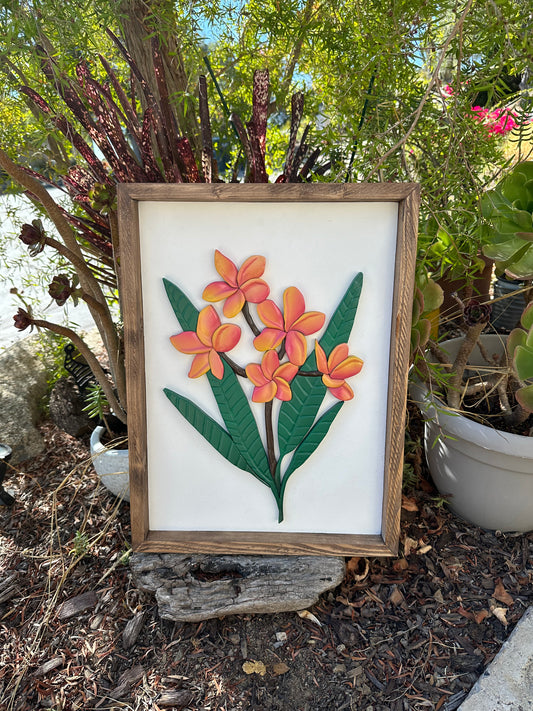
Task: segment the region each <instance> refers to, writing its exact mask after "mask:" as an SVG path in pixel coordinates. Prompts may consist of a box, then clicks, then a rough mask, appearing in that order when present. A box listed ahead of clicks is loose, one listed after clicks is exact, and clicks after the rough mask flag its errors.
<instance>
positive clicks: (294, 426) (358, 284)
mask: <svg viewBox="0 0 533 711" xmlns="http://www.w3.org/2000/svg"><path fill="white" fill-rule="evenodd" d="M362 286H363V275H362V273H359V274H357V275H356V276H355V277H354V279H353V280H352V282H351V284H350V286H349V287H348V289H347V290H346V293H345V294H344V296H343V298H342V300H341V302H340V304H339V305H338V306H337V308H336V310H335V312H334V313H333V316H332V317H331V320H330V322H329V324H328V326H327V328H326V330H325V332H324V335H323V336H322V338H321V339H320V345H321V346H322V348H323V349H324V351H325V352H326V354H328V355H329V354H330V353H331V351H332V350H333V348H334V347H335V346H337V345H338V344H339V343H346V342H347V341H348V339H349V338H350V333H351V332H352V327H353V323H354V320H355V315H356V313H357V307H358V306H359V298H360V296H361V289H362ZM315 369H316V359H315V353H314V350H313V351H311V353H310V354H309V356H308V358H307V360H306V361H305V363H304V365H303V366H302V370H307V371H310V370H315ZM291 391H292V398H291V399H290V400H287V401H285V402H283V403H282V405H281V408H280V412H279V418H278V441H279V448H280V455H281V457H283V456H285V454H288V453H289V452H292V451H293V449H295V448H296V447H297V446H298V445H299V444H300V442H301V441H302V440H303V438H304V437H305V436H306V434H307V433H308V432H309V429H310V428H311V427H312V426H313V422H314V421H315V418H316V416H317V413H318V410H319V408H320V405H321V404H322V400H323V399H324V395H325V394H326V387H325V385H323V383H322V379H321V378H319V377H316V378H311V377H302V376H297V377H296V378H295V379H294V380H293V381H292V383H291Z"/></svg>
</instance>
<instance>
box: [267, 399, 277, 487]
mask: <svg viewBox="0 0 533 711" xmlns="http://www.w3.org/2000/svg"><path fill="white" fill-rule="evenodd" d="M265 428H266V438H267V457H268V465H269V467H270V474H271V476H272V479H274V481H275V479H276V449H275V447H274V428H273V426H272V400H271V401H270V402H265Z"/></svg>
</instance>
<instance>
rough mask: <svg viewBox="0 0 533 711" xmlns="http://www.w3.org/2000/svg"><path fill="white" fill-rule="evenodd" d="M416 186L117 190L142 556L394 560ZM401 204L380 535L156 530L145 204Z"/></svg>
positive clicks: (134, 505)
mask: <svg viewBox="0 0 533 711" xmlns="http://www.w3.org/2000/svg"><path fill="white" fill-rule="evenodd" d="M419 193H420V191H419V186H418V185H416V184H413V183H396V184H395V183H388V184H383V183H379V184H370V183H369V184H359V185H356V184H332V183H328V184H285V185H270V184H245V185H240V184H237V185H235V184H216V185H206V184H202V185H200V184H180V185H168V184H157V185H155V184H144V183H141V184H129V185H119V187H118V214H119V231H120V263H121V265H122V270H123V274H122V307H123V311H124V314H123V316H124V333H125V349H126V372H127V392H128V429H129V462H130V465H129V468H130V492H131V493H130V497H131V526H132V544H133V547H134V549H135V550H137V551H151V552H158V553H168V552H189V553H192V552H195V553H212V554H232V553H233V554H234V553H246V554H266V553H268V554H279V555H340V556H353V555H365V556H386V555H396V553H397V550H398V539H399V530H400V503H401V485H402V473H403V445H404V421H405V403H406V390H407V371H408V360H409V342H410V328H411V309H412V294H413V280H414V272H415V262H416V238H417V230H418V206H419ZM141 201H160V202H161V201H172V202H192V201H198V202H199V203H201V202H212V201H214V202H216V201H225V202H228V201H229V202H234V203H239V202H262V201H264V202H304V203H305V202H330V203H338V202H343V201H344V202H396V203H398V208H399V209H398V230H397V245H396V261H395V268H394V279H395V289H394V298H393V306H392V316H393V317H392V329H391V335H390V346H391V348H390V359H389V387H388V402H387V433H386V444H385V476H384V492H383V509H382V531H381V535H365V534H353V535H352V534H330V533H270V532H269V533H262V532H259V533H258V532H250V533H246V532H244V533H243V532H228V531H215V532H213V531H206V532H198V531H190V532H188V531H153V530H150V522H149V514H148V495H147V491H148V476H149V473H148V467H147V437H146V394H145V361H144V340H143V300H142V279H141V258H140V241H139V214H138V203H139V202H141Z"/></svg>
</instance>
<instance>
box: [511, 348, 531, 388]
mask: <svg viewBox="0 0 533 711" xmlns="http://www.w3.org/2000/svg"><path fill="white" fill-rule="evenodd" d="M513 365H514V367H515V369H516V372H517V373H518V377H519V378H520V380H529V378H533V348H532V347H531V346H517V347H516V349H515V351H514V359H513Z"/></svg>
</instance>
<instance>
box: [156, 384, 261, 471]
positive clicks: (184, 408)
mask: <svg viewBox="0 0 533 711" xmlns="http://www.w3.org/2000/svg"><path fill="white" fill-rule="evenodd" d="M164 392H165V395H166V396H167V397H168V399H169V400H170V402H171V403H172V404H173V405H174V407H175V408H176V409H177V410H178V411H179V412H181V414H182V415H183V417H184V418H185V419H186V420H187V421H188V422H189V423H190V424H191V425H192V426H193V427H194V429H195V430H196V431H197V432H199V433H200V434H201V435H202V437H204V438H205V439H206V440H207V441H208V442H209V444H210V445H211V446H212V447H214V448H215V449H216V450H217V452H220V454H221V455H222V456H223V457H224V458H225V459H227V460H228V462H231V464H234V465H235V466H236V467H238V468H239V469H243V470H244V471H246V472H250V473H251V474H253V475H254V476H255V477H257V478H258V479H259V480H260V481H262V482H263V483H264V484H267V485H268V481H266V480H265V479H264V478H263V477H262V476H259V475H258V474H257V473H256V472H254V471H251V467H250V466H249V464H248V462H247V461H246V459H244V457H243V456H242V455H241V454H240V452H239V449H238V448H237V446H236V445H235V442H234V441H233V440H232V439H231V437H230V436H229V434H228V433H227V432H226V430H225V429H224V428H223V427H221V426H220V425H219V424H218V422H216V421H215V420H213V418H211V417H210V416H209V415H208V414H206V413H205V412H204V411H203V410H202V409H200V408H199V407H198V406H197V405H195V403H194V402H192V401H191V400H189V399H188V398H186V397H184V396H183V395H180V394H179V393H177V392H174V391H173V390H169V389H168V388H164Z"/></svg>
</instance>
